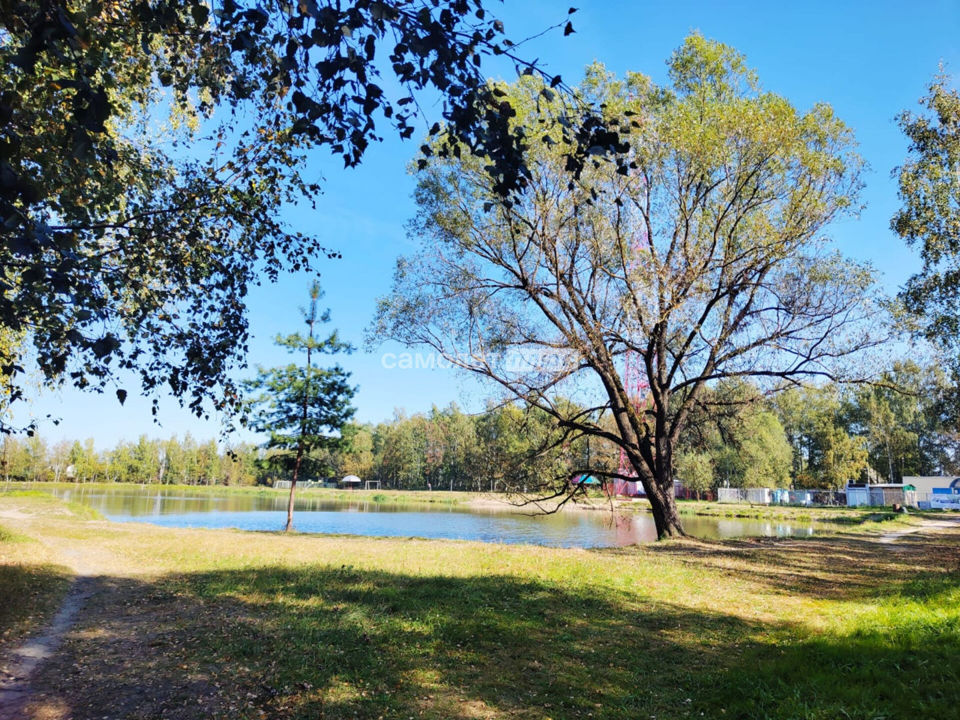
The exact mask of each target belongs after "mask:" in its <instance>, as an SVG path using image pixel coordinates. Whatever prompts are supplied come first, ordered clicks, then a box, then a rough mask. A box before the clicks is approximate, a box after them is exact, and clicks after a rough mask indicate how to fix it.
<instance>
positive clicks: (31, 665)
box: [0, 575, 93, 720]
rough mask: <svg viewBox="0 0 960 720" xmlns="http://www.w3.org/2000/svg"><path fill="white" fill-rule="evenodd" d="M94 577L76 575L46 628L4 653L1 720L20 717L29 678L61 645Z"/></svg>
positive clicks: (0, 681) (0, 678) (27, 697)
mask: <svg viewBox="0 0 960 720" xmlns="http://www.w3.org/2000/svg"><path fill="white" fill-rule="evenodd" d="M92 585H93V578H91V577H90V576H86V575H83V576H78V577H77V578H76V579H75V580H74V581H73V584H72V585H71V586H70V589H69V590H68V591H67V595H66V597H65V598H64V600H63V605H62V606H61V607H60V610H59V611H58V612H57V614H56V615H55V616H54V618H53V621H52V622H51V623H50V625H49V626H48V627H47V629H46V631H45V632H44V633H43V634H41V635H38V636H37V637H33V638H30V639H29V640H27V642H25V643H23V644H22V645H21V646H20V647H18V648H14V649H13V650H12V651H10V652H9V653H7V656H6V657H5V658H4V662H3V665H2V667H0V720H20V718H22V717H23V710H24V707H25V705H26V704H27V702H28V701H29V700H30V697H31V689H30V680H31V678H32V677H33V675H34V673H35V672H36V670H37V668H38V667H39V666H40V664H41V663H43V662H44V661H45V660H47V659H48V658H50V657H52V656H53V654H54V653H55V652H56V651H57V649H58V648H59V647H60V643H61V642H62V641H63V636H64V634H65V633H66V632H67V631H68V630H69V629H70V628H71V626H72V625H73V622H74V620H75V619H76V617H77V615H78V614H79V612H80V610H81V609H82V608H83V606H84V604H85V603H86V601H87V599H88V598H89V597H90V593H91V590H92Z"/></svg>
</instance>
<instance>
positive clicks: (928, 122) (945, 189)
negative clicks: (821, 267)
mask: <svg viewBox="0 0 960 720" xmlns="http://www.w3.org/2000/svg"><path fill="white" fill-rule="evenodd" d="M921 105H922V106H923V112H922V113H921V114H914V113H911V112H904V113H903V114H902V115H901V116H900V118H899V121H900V127H901V129H902V130H903V132H904V133H905V134H906V136H907V139H908V140H909V141H910V150H909V155H908V156H907V159H906V161H905V162H904V164H903V166H902V167H900V168H899V172H898V180H899V196H900V200H901V202H902V203H903V206H902V208H901V209H900V211H899V212H897V214H896V215H895V216H894V217H893V221H892V223H891V224H892V227H893V229H894V230H895V231H896V232H897V234H899V235H900V237H902V238H903V239H904V240H905V241H906V242H907V243H908V244H909V245H915V246H918V247H919V250H920V257H921V259H922V260H923V268H922V270H921V271H920V273H918V274H917V275H914V276H913V277H912V278H911V279H910V280H909V281H908V283H907V285H906V287H905V289H904V291H903V292H902V293H901V298H902V299H903V301H904V303H905V305H906V308H907V310H908V311H909V312H910V313H911V314H912V315H913V317H914V319H916V320H918V321H919V326H918V328H917V329H918V331H919V333H920V334H922V335H923V336H925V337H926V338H928V339H929V340H931V341H933V342H934V343H936V344H938V345H941V346H946V347H950V348H952V349H953V350H955V351H956V350H958V349H960V94H958V92H957V90H956V88H955V87H951V81H950V78H948V77H947V76H946V75H943V74H941V75H938V76H937V77H936V79H935V80H934V82H933V83H932V84H931V86H930V88H929V94H928V95H927V96H926V97H924V98H923V99H922V100H921Z"/></svg>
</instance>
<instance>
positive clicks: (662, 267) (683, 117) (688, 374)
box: [375, 35, 882, 537]
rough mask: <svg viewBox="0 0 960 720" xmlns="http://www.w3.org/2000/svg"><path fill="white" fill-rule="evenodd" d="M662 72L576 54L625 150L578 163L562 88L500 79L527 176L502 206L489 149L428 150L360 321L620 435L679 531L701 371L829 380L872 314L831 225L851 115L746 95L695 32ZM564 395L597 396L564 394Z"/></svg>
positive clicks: (739, 74) (842, 210) (848, 208)
mask: <svg viewBox="0 0 960 720" xmlns="http://www.w3.org/2000/svg"><path fill="white" fill-rule="evenodd" d="M669 75H670V80H671V82H670V84H669V85H668V86H665V87H658V86H656V85H654V84H653V83H652V82H651V81H650V80H649V79H648V78H646V77H644V76H643V75H640V74H629V75H627V77H626V79H624V80H618V79H616V78H614V77H613V76H612V75H610V74H609V73H607V72H606V71H605V70H604V69H603V68H602V67H593V68H591V69H590V70H589V72H588V75H587V78H586V80H585V82H584V83H583V84H582V86H581V87H580V88H579V90H578V91H577V98H576V101H575V102H574V103H573V105H574V106H577V103H579V102H580V101H581V100H583V101H585V102H586V104H588V105H589V106H592V107H603V108H604V111H605V113H606V119H607V121H608V123H609V124H610V126H612V127H615V128H617V130H618V132H619V133H620V138H621V139H622V140H623V141H624V143H625V146H624V148H622V150H623V152H622V154H621V155H620V156H619V158H617V160H619V162H616V161H610V160H609V159H608V158H607V157H606V156H605V155H604V154H603V153H602V152H601V151H600V150H599V149H598V151H597V152H598V154H597V156H596V158H595V162H591V163H587V165H586V166H585V167H584V168H578V167H575V166H574V165H573V164H572V163H570V162H569V161H568V159H567V155H568V147H567V145H566V143H567V138H566V134H565V132H564V130H565V127H566V125H567V124H568V123H569V114H570V113H569V108H570V106H571V103H570V102H569V101H567V100H565V99H564V98H562V97H560V96H558V95H557V94H556V93H554V92H553V91H552V90H551V89H550V88H548V87H546V86H545V85H544V83H542V82H540V81H538V80H537V79H535V78H531V79H527V80H526V81H522V82H520V83H519V84H517V85H515V86H513V87H510V88H504V92H506V93H507V94H508V96H509V97H510V99H511V102H512V104H513V105H514V107H516V108H517V112H518V114H517V117H516V118H514V119H513V120H512V122H514V123H517V124H519V125H521V126H523V127H525V128H527V129H528V134H530V135H533V133H536V137H537V138H539V139H540V140H541V142H539V143H537V144H536V145H535V146H534V145H531V147H530V148H529V150H528V157H527V160H526V165H527V167H529V168H530V179H529V182H528V185H527V187H526V189H525V191H524V192H523V194H522V195H521V196H519V197H516V198H512V199H509V200H507V201H504V199H503V198H502V197H501V196H500V195H499V194H498V192H497V191H496V177H495V174H494V173H491V172H490V169H489V167H488V165H487V164H486V163H484V162H483V161H482V160H479V159H474V158H471V157H466V156H464V157H463V158H462V159H461V160H459V161H456V160H450V159H442V158H441V159H435V158H425V162H424V163H421V165H422V169H421V170H420V172H419V174H418V180H419V185H418V190H417V195H416V198H417V202H418V206H419V214H418V216H417V219H416V222H415V223H414V226H413V232H414V234H415V235H417V236H419V237H420V238H421V239H422V241H423V249H422V251H421V252H420V254H418V255H417V256H416V257H415V258H411V259H408V260H401V261H400V263H399V268H398V271H397V276H396V282H395V287H394V290H393V292H392V294H391V295H390V296H389V297H387V298H385V299H384V300H383V302H382V304H381V308H380V312H379V317H378V320H377V324H376V333H375V334H376V335H378V336H380V337H391V338H395V339H398V340H400V341H403V342H406V343H410V344H425V345H428V346H430V347H432V348H434V349H435V350H436V351H438V352H440V353H443V354H444V355H445V356H447V357H448V358H449V359H451V360H452V361H453V362H455V363H456V364H458V365H459V366H461V367H463V368H465V369H467V370H469V371H471V372H473V373H476V374H479V375H481V376H484V377H486V378H489V379H491V380H492V381H494V382H495V383H497V384H498V385H499V386H500V387H502V388H503V389H504V390H505V391H506V392H507V393H509V394H512V395H515V396H517V397H522V398H523V399H524V400H526V401H527V402H528V403H531V404H533V405H535V406H536V407H538V408H540V409H542V410H543V411H545V412H547V413H550V414H551V415H552V416H553V417H554V418H555V419H556V421H557V422H558V423H559V424H560V426H561V427H563V428H566V429H568V430H569V431H570V432H571V433H573V434H587V435H593V436H599V437H603V438H606V439H607V440H609V441H610V442H612V443H615V444H616V445H618V446H619V447H620V448H621V449H622V451H623V453H624V455H625V458H626V460H627V461H628V464H629V466H630V468H632V471H633V473H635V475H636V476H638V477H639V479H640V480H641V482H642V484H643V487H644V490H645V491H646V495H647V497H648V499H649V501H650V504H651V507H652V511H653V516H654V519H655V521H656V525H657V531H658V534H659V536H660V537H667V536H672V535H678V534H682V532H683V530H682V526H681V522H680V518H679V515H678V513H677V510H676V506H675V501H674V497H673V464H674V450H675V446H676V443H677V439H678V437H679V434H680V433H681V431H682V430H683V428H684V426H685V424H686V423H687V421H688V418H689V416H690V413H691V411H692V410H693V408H694V407H695V406H696V404H697V403H699V402H708V401H709V398H707V394H706V393H705V392H704V391H705V389H706V388H708V387H709V386H710V385H711V384H713V383H715V382H717V381H718V380H720V379H723V378H743V379H750V378H752V379H754V380H755V381H756V382H760V383H764V382H768V381H774V380H775V381H777V382H780V383H782V382H783V381H784V380H785V379H786V380H800V379H802V378H805V377H816V376H826V377H839V375H840V374H842V373H843V372H844V370H845V365H846V363H845V361H846V360H847V359H848V358H849V356H850V355H851V354H852V353H855V352H857V351H858V350H861V349H863V348H865V347H868V346H870V345H872V344H873V343H874V342H876V341H877V335H875V334H874V333H875V331H879V329H880V328H882V322H881V321H880V318H879V316H877V315H876V312H877V308H876V306H875V305H874V304H873V303H872V292H873V291H872V289H871V288H872V287H873V277H872V274H871V271H870V269H869V267H866V266H864V265H861V264H858V263H855V262H853V261H851V260H848V259H846V258H844V257H843V256H842V255H841V254H839V253H838V252H837V251H836V250H834V249H833V248H832V246H831V243H830V242H829V240H828V238H827V237H826V236H825V231H826V229H827V228H828V226H829V224H830V223H831V222H832V221H833V220H835V219H836V218H838V217H841V216H844V215H847V214H851V213H854V212H856V210H857V209H858V207H859V199H858V191H859V188H860V184H861V183H860V168H861V160H860V158H859V157H858V156H857V154H856V153H855V149H854V148H855V144H854V139H853V135H852V133H851V131H850V130H849V129H848V128H847V127H846V126H845V125H844V124H843V123H842V122H841V121H840V120H839V119H838V118H837V117H836V116H835V115H834V113H833V111H832V110H831V109H830V107H829V106H827V105H824V104H818V105H816V106H814V107H813V108H812V109H811V110H809V111H807V112H800V111H798V110H797V109H795V108H794V107H793V106H792V105H791V104H790V103H789V102H788V101H787V100H786V99H785V98H783V97H780V96H778V95H776V94H773V93H770V92H765V91H763V90H761V89H760V87H759V85H758V83H757V79H756V77H755V75H754V73H753V72H751V71H750V70H749V69H748V68H747V66H746V65H745V62H744V59H743V57H742V56H741V55H739V54H738V53H736V52H735V51H734V50H732V49H731V48H729V47H727V46H725V45H722V44H720V43H717V42H713V41H709V40H707V39H705V38H703V37H702V36H699V35H693V36H691V37H689V38H688V39H687V40H686V41H685V42H684V43H683V45H682V46H681V47H680V48H679V49H678V50H677V51H676V52H675V53H674V54H673V56H672V57H671V58H670V61H669ZM867 319H869V320H870V321H871V322H870V323H869V324H867V323H865V322H864V321H865V320H867ZM628 355H629V356H630V357H631V362H634V361H635V362H638V363H639V364H640V367H641V370H642V376H643V378H644V381H645V384H646V385H647V386H648V387H649V390H648V391H647V390H643V391H640V390H639V388H638V385H637V383H636V382H634V380H633V379H632V377H631V374H630V373H625V372H624V370H623V367H624V358H625V357H626V356H628ZM625 375H626V376H627V377H625ZM573 392H580V393H582V394H583V395H585V396H591V397H592V398H594V399H595V402H590V403H585V404H584V405H580V406H577V407H580V408H582V409H579V410H576V411H570V410H569V408H571V407H574V406H571V405H569V404H561V403H558V402H557V398H558V396H561V395H562V394H567V395H568V396H569V394H570V393H573ZM611 415H612V418H613V420H614V423H613V429H612V430H610V429H608V426H606V425H605V424H604V423H603V422H602V419H603V418H604V417H608V418H609V417H610V416H611ZM628 475H629V473H628Z"/></svg>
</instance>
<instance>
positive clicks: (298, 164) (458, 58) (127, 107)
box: [0, 0, 589, 429]
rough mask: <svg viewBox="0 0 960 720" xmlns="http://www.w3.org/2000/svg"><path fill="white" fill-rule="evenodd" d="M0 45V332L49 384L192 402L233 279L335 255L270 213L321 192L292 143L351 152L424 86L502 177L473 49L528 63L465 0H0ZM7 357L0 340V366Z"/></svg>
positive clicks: (234, 303) (215, 369) (243, 284)
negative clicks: (30, 351) (16, 342)
mask: <svg viewBox="0 0 960 720" xmlns="http://www.w3.org/2000/svg"><path fill="white" fill-rule="evenodd" d="M211 8H214V9H213V11H212V10H211ZM0 42H2V44H0V178H2V181H0V239H2V244H0V247H2V250H0V267H2V268H3V269H2V271H0V332H7V331H10V332H12V333H14V334H17V333H26V334H27V336H28V340H29V342H30V343H31V344H32V345H33V347H34V350H35V354H36V360H37V363H38V365H39V368H40V371H41V372H42V374H43V376H44V378H45V379H46V381H47V382H48V383H51V384H54V383H70V384H73V385H75V386H77V387H80V388H86V387H93V388H97V389H103V388H104V387H106V386H108V385H110V384H111V382H112V381H113V380H114V379H115V378H116V377H117V376H118V371H120V370H132V371H134V372H135V373H136V374H137V376H138V378H139V383H140V385H141V387H142V390H143V391H144V392H145V393H148V394H152V395H154V396H156V395H157V394H158V393H161V392H171V393H172V394H173V395H175V396H176V397H178V398H180V399H181V400H182V401H183V402H184V403H185V404H187V405H189V407H190V409H191V410H193V411H194V412H195V413H197V414H198V415H199V414H204V413H205V412H207V410H208V408H207V406H205V401H207V400H209V401H211V403H212V404H213V406H214V407H215V408H217V409H225V410H232V409H235V408H236V407H237V405H238V404H239V403H240V398H239V393H238V388H237V387H236V385H235V382H234V380H233V376H232V375H231V372H230V371H231V369H233V368H235V366H236V364H237V362H238V360H240V359H241V358H242V357H243V355H244V353H245V351H246V345H247V339H248V335H247V318H246V312H245V298H246V294H247V290H248V288H249V287H250V285H251V284H256V283H259V282H260V281H261V280H262V279H263V278H269V279H276V277H277V276H278V274H279V273H280V272H281V271H283V270H284V269H294V270H302V269H307V268H309V267H310V266H311V264H312V263H315V262H316V260H317V259H318V258H320V257H322V256H323V255H324V254H328V255H330V254H334V253H332V252H331V251H329V250H327V249H325V248H323V247H321V246H320V245H319V244H318V242H317V241H316V240H315V239H314V238H312V237H309V236H307V235H304V234H302V233H299V232H297V231H295V230H293V229H290V228H288V227H286V226H285V225H284V224H283V223H282V222H281V220H280V211H281V208H282V207H283V206H285V205H287V204H289V203H294V202H304V201H305V202H307V203H312V202H313V201H314V200H315V199H316V197H317V195H318V193H319V191H320V188H319V186H318V185H317V184H316V182H314V181H313V179H312V178H310V177H307V176H305V175H304V168H305V162H306V158H307V156H308V155H309V153H310V152H311V151H312V150H315V149H317V148H323V149H326V150H328V151H330V152H332V153H333V154H334V155H336V156H339V157H340V158H342V159H343V162H344V164H345V165H348V166H352V165H356V164H358V163H359V162H360V161H361V159H362V157H363V155H364V153H365V151H366V150H367V148H368V146H369V145H370V144H371V143H373V142H376V141H379V140H380V139H381V133H382V127H383V126H388V127H392V129H393V131H394V132H396V133H397V134H398V135H399V136H400V137H402V138H408V137H410V136H411V135H412V134H413V131H414V124H415V118H416V117H417V114H418V112H419V110H418V108H419V107H420V104H419V103H418V102H417V99H418V97H419V95H420V94H421V93H423V92H425V91H426V92H428V93H430V94H431V98H432V97H433V94H432V93H434V92H439V94H440V96H441V98H442V101H443V106H442V110H441V113H442V114H443V116H444V118H445V119H446V120H447V122H448V124H447V131H448V132H450V133H452V136H454V137H456V139H457V140H458V141H459V142H461V143H464V144H465V145H467V146H468V147H470V148H473V149H474V150H475V151H477V152H480V153H482V154H484V155H486V156H488V157H491V158H493V162H494V164H495V165H496V166H497V168H498V172H499V174H500V177H501V181H502V187H503V189H504V192H508V191H510V190H511V189H514V188H516V187H517V186H518V184H519V183H520V180H521V178H522V175H523V169H522V167H521V164H520V156H519V153H518V148H519V147H521V146H522V145H523V142H524V141H523V138H522V137H515V136H514V135H513V134H512V133H511V132H510V131H509V128H508V127H507V125H506V118H507V117H509V113H508V110H509V105H504V103H503V102H502V101H501V100H500V99H499V98H498V97H496V96H495V95H494V94H493V89H492V88H491V87H489V86H488V85H487V83H486V79H485V77H484V75H483V73H482V72H481V69H480V65H481V60H482V57H483V56H485V55H489V54H496V55H501V56H503V57H505V58H508V59H511V60H513V61H514V62H515V64H516V65H517V67H518V70H519V69H520V68H521V67H522V68H523V69H525V70H527V71H529V72H539V70H538V69H537V67H536V65H535V64H533V63H529V62H525V61H523V60H522V59H521V58H519V57H518V56H516V55H514V51H513V49H512V48H513V45H512V44H511V43H510V42H509V41H508V40H507V39H506V38H505V36H504V31H503V24H502V23H501V22H500V21H499V20H497V19H496V18H494V17H493V16H488V15H487V14H486V13H485V12H484V9H483V7H482V4H481V2H479V0H473V2H470V3H464V2H459V1H457V2H454V1H452V0H451V1H446V2H429V1H427V0H412V1H408V0H402V1H399V2H390V1H388V2H382V1H380V0H352V1H351V2H348V3H341V2H333V1H332V0H320V1H318V2H303V3H267V4H262V3H254V2H247V1H245V0H230V1H229V2H223V3H215V4H214V5H210V4H208V3H207V2H205V1H204V0H182V1H177V2H170V1H168V0H160V1H158V2H142V1H141V0H120V1H119V2H110V3H103V2H97V1H94V0H77V1H76V2H45V1H44V2H40V1H39V0H28V1H26V2H12V3H4V4H3V6H2V12H0ZM381 72H382V73H383V76H382V77H381ZM556 83H557V84H559V83H560V79H559V78H556ZM165 117H167V118H168V121H167V122H166V123H164V122H163V119H164V118H165ZM438 127H439V126H438ZM586 139H587V140H588V139H589V137H587V138H586ZM23 370H24V367H23V357H22V353H20V352H18V351H17V350H16V348H14V349H11V348H10V347H7V346H5V345H2V344H0V376H2V377H3V378H8V379H10V378H16V376H17V375H19V374H21V373H22V372H23ZM10 387H11V388H12V390H11V391H10V392H7V393H6V399H7V400H9V399H13V400H16V399H19V398H20V397H21V396H22V393H23V388H22V387H21V386H20V385H18V384H16V383H12V384H11V386H10ZM116 392H117V397H118V399H119V400H120V402H121V403H122V402H123V400H124V398H125V397H126V392H127V391H126V389H124V388H119V389H117V391H116ZM0 427H3V428H7V426H6V425H2V426H0ZM7 429H9V428H7Z"/></svg>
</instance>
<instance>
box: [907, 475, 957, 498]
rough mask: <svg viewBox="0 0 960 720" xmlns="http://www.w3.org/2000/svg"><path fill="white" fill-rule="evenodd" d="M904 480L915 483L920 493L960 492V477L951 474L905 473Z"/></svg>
mask: <svg viewBox="0 0 960 720" xmlns="http://www.w3.org/2000/svg"><path fill="white" fill-rule="evenodd" d="M903 482H905V483H908V484H910V485H913V486H914V487H915V488H916V489H917V494H918V495H933V494H934V493H937V494H938V495H939V494H960V478H957V477H951V476H949V475H904V476H903Z"/></svg>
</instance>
